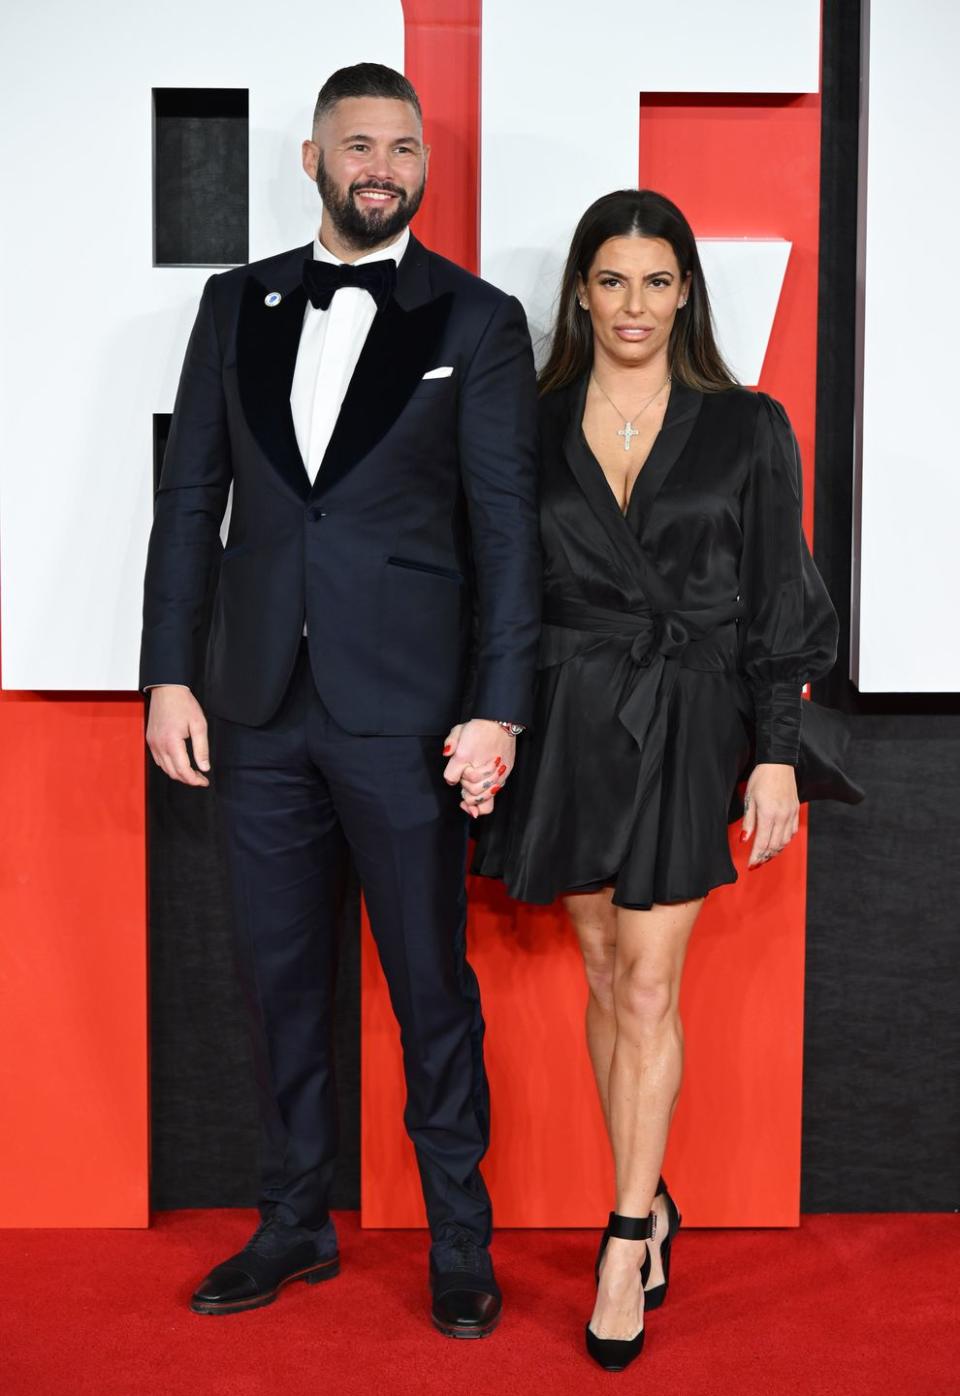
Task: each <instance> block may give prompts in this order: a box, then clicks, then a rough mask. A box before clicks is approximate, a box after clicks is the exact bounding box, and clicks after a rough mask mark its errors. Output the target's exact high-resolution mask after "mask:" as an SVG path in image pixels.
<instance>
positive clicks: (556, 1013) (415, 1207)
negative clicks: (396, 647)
mask: <svg viewBox="0 0 960 1396" xmlns="http://www.w3.org/2000/svg"><path fill="white" fill-rule="evenodd" d="M441 9H442V11H443V12H444V13H443V14H440V13H438V11H439V10H441ZM456 10H457V22H456V23H455V24H452V25H451V22H450V21H451V14H452V7H450V6H442V7H438V6H437V5H432V4H424V3H419V0H407V3H406V4H405V11H406V16H407V72H408V73H409V74H410V76H411V77H412V79H413V81H414V82H415V83H416V84H417V86H418V89H419V91H420V94H421V97H422V99H423V101H424V106H425V108H426V113H427V124H428V139H430V140H431V141H432V143H433V145H434V150H435V153H434V165H433V171H432V176H433V188H432V191H431V194H430V195H428V198H427V200H426V202H425V205H424V210H423V213H422V214H421V218H420V225H419V232H420V236H421V237H423V239H424V240H425V241H426V242H427V243H428V244H430V245H431V246H433V247H435V248H436V250H438V251H440V252H444V253H445V254H446V255H448V256H453V257H455V258H458V260H462V261H463V262H464V263H465V265H468V266H472V267H474V268H475V265H476V264H475V261H474V260H473V259H472V258H471V257H469V256H467V255H465V253H468V252H469V251H470V249H471V248H473V247H475V242H474V241H472V239H474V238H475V230H476V200H477V191H476V186H475V185H470V186H467V185H466V183H465V178H464V177H465V174H466V171H467V169H468V168H473V167H474V165H473V161H472V160H471V158H470V156H469V154H468V155H467V156H466V157H464V155H463V152H464V151H466V152H471V151H475V150H476V148H477V140H478V115H479V111H478V103H477V86H476V74H477V72H478V71H479V41H478V36H477V32H476V25H477V21H478V19H479V5H472V4H463V5H460V6H457V7H456ZM435 21H437V22H435ZM440 21H442V22H440ZM448 45H449V47H448ZM819 131H820V125H819V101H818V99H817V98H815V97H805V98H798V99H794V100H789V101H788V100H783V99H776V100H771V99H742V98H738V99H735V100H717V99H713V98H711V99H709V100H691V99H689V98H685V97H684V98H657V99H655V100H653V101H645V102H644V103H643V105H642V111H641V121H640V132H641V140H640V176H641V182H642V183H643V184H646V185H649V186H650V187H653V188H657V189H661V190H662V191H663V192H664V193H666V194H668V195H669V196H670V197H672V198H674V199H675V200H676V201H677V202H678V203H679V204H680V206H681V207H682V208H683V209H684V210H685V212H686V213H687V214H688V216H689V217H690V219H691V222H692V223H693V226H694V229H695V231H696V232H697V234H698V236H701V237H710V236H714V237H720V236H758V237H764V236H767V237H769V236H776V237H784V238H788V239H789V240H790V241H791V242H792V243H793V252H792V254H791V258H790V263H789V266H788V270H787V276H786V283H785V285H784V289H783V295H782V297H781V302H780V308H779V311H778V315H777V320H776V324H775V327H774V332H773V335H772V338H771V342H770V348H769V351H768V354H767V360H766V365H765V368H764V373H763V381H762V384H761V386H762V387H763V388H764V389H765V390H767V391H769V392H771V393H773V394H774V395H775V396H777V397H779V398H781V399H782V400H783V402H784V403H785V405H786V407H787V409H788V411H789V413H790V415H791V417H792V419H793V421H794V424H795V426H796V429H797V434H798V436H799V438H800V443H801V447H802V449H803V451H804V456H805V462H806V477H807V510H808V517H809V509H810V498H811V483H812V464H813V462H812V450H813V412H814V394H815V340H816V296H817V220H818V204H819ZM444 171H451V172H452V183H451V186H450V187H449V188H448V187H447V186H445V185H444V184H443V180H444V178H445V174H444ZM454 200H455V201H456V202H453V201H454ZM735 856H736V858H737V861H738V864H739V865H740V866H741V868H743V864H744V863H745V858H744V857H743V856H742V855H741V854H740V852H739V849H738V850H737V851H736V853H735ZM805 873H806V829H805V826H804V829H803V831H802V833H801V837H800V838H799V839H797V840H795V842H794V844H793V845H792V846H791V848H790V849H789V850H788V852H787V853H785V854H784V855H783V856H782V857H781V858H780V859H778V860H776V862H775V863H774V864H772V865H771V866H769V867H767V868H765V869H763V871H762V872H759V873H756V874H744V875H743V876H742V877H741V880H740V882H739V883H738V884H737V886H736V887H733V888H726V889H722V890H720V891H718V892H717V893H715V894H714V895H713V896H712V897H711V899H710V902H709V904H708V906H707V908H706V910H705V912H704V914H703V916H702V917H701V920H700V922H699V924H698V926H697V929H696V932H695V935H694V941H693V945H692V948H691V952H690V959H689V965H688V970H687V975H686V980H685V985H684V995H683V1013H684V1021H685V1026H686V1036H687V1076H686V1082H685V1086H684V1091H683V1095H682V1098H681V1103H680V1106H679V1108H678V1111H677V1115H676V1118H675V1121H674V1128H673V1132H672V1137H671V1144H670V1151H669V1155H668V1159H667V1165H666V1167H667V1170H668V1172H669V1176H670V1178H671V1184H672V1186H673V1187H674V1188H675V1191H676V1193H677V1195H678V1196H679V1197H681V1198H682V1200H683V1207H684V1215H685V1218H686V1220H687V1221H688V1222H689V1223H690V1224H692V1225H698V1226H709V1225H715V1226H724V1225H740V1226H758V1225H792V1224H795V1223H796V1221H797V1219H798V1198H799V1165H800V1091H801V1062H802V1027H803V1023H802V1013H803V925H804V885H805ZM470 901H471V911H470V957H471V960H472V963H473V965H474V968H475V969H476V971H477V973H478V975H479V978H480V982H481V987H482V990H483V1001H484V1010H485V1016H486V1020H487V1066H488V1071H489V1075H490V1081H491V1090H492V1095H493V1116H492V1119H493V1124H492V1142H491V1148H490V1153H489V1157H488V1160H487V1163H486V1165H485V1174H486V1177H487V1181H488V1183H489V1185H490V1188H491V1192H492V1194H493V1199H494V1207H495V1214H496V1220H497V1222H498V1224H499V1225H501V1226H597V1225H598V1224H600V1223H601V1221H602V1219H603V1218H604V1217H605V1214H606V1212H607V1210H608V1209H609V1207H610V1206H611V1205H612V1202H613V1195H612V1173H611V1161H610V1156H609V1148H608V1146H607V1143H606V1138H605V1134H604V1130H603V1124H602V1119H601V1115H600V1109H599V1105H598V1103H597V1099H596V1091H595V1088H594V1084H593V1080H592V1076H591V1073H590V1067H589V1063H588V1060H587V1054H586V1049H585V1044H584V1040H583V1013H584V1006H585V1001H586V997H585V988H584V983H583V974H582V970H581V968H580V961H579V954H578V952H577V950H576V947H575V945H574V943H573V939H572V935H571V933H570V931H569V930H568V928H567V926H566V923H565V918H564V916H563V914H562V912H561V911H560V910H559V908H552V909H550V910H548V911H543V910H534V909H532V908H526V907H520V906H516V905H515V904H513V903H511V902H510V900H509V899H508V898H507V897H506V896H505V895H504V894H503V892H502V889H500V888H499V887H497V886H495V885H492V884H489V883H487V882H485V881H482V880H479V879H472V880H471V884H470ZM363 949H364V955H363V1024H362V1031H363V1086H362V1092H363V1094H362V1109H363V1139H362V1168H363V1178H362V1199H363V1222H364V1225H365V1226H414V1225H421V1224H422V1223H423V1220H424V1216H423V1206H422V1202H421V1198H420V1189H419V1182H418V1178H417V1172H416V1167H415V1163H414V1159H413V1152H412V1149H411V1147H410V1144H409V1142H408V1141H407V1139H406V1136H405V1134H404V1132H403V1127H402V1123H401V1112H402V1103H403V1098H404V1086H403V1077H402V1071H401V1065H400V1052H399V1038H398V1033H397V1029H396V1025H395V1023H394V1021H393V1018H392V1015H391V1011H390V1006H389V1002H388V999H387V994H386V989H385V986H384V983H383V979H382V975H381V973H380V969H379V965H378V964H377V959H376V951H375V949H374V947H373V942H372V939H371V937H370V935H369V931H368V929H367V928H366V927H364V947H363Z"/></svg>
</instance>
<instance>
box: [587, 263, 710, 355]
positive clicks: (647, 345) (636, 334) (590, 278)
mask: <svg viewBox="0 0 960 1396" xmlns="http://www.w3.org/2000/svg"><path fill="white" fill-rule="evenodd" d="M577 293H578V296H579V300H580V304H581V306H583V307H585V308H586V311H587V313H588V314H589V316H590V320H591V323H592V325H593V334H594V353H595V354H597V355H598V356H599V357H604V358H607V359H611V360H613V361H614V362H615V363H617V364H619V365H621V366H623V367H631V366H639V365H642V364H646V363H652V362H653V361H654V360H655V359H656V358H657V357H658V356H661V357H662V356H664V355H665V352H666V348H667V345H668V344H669V342H670V331H671V330H672V329H673V322H674V320H675V319H676V316H677V314H678V313H679V314H683V313H684V312H683V308H682V307H683V306H684V304H685V303H686V300H687V297H688V295H689V294H690V276H689V275H687V276H686V277H683V276H681V275H680V268H679V266H678V265H677V258H676V255H675V253H674V250H673V248H672V247H671V246H670V244H669V242H665V241H664V240H663V239H662V238H645V237H617V238H608V239H607V241H606V242H604V243H602V244H601V245H600V247H599V248H598V249H597V255H596V256H595V257H594V259H593V265H592V266H591V267H590V270H589V272H588V274H587V278H586V280H584V279H583V278H582V277H577ZM581 313H582V312H581Z"/></svg>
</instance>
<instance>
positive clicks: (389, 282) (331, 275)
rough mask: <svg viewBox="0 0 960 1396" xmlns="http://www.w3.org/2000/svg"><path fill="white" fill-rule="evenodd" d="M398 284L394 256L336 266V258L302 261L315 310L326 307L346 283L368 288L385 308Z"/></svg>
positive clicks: (380, 305) (304, 280)
mask: <svg viewBox="0 0 960 1396" xmlns="http://www.w3.org/2000/svg"><path fill="white" fill-rule="evenodd" d="M396 284H397V264H396V262H395V261H394V260H393V258H392V257H386V258H384V259H383V260H382V261H379V262H364V263H363V265H362V266H351V265H350V264H349V262H345V263H343V265H342V266H335V265H334V263H333V262H318V261H315V260H314V261H309V262H304V264H303V285H304V289H305V291H306V293H307V295H308V296H309V297H310V304H311V305H312V306H313V307H314V309H315V310H326V309H327V307H328V306H329V305H330V302H331V301H332V300H333V297H334V294H335V293H336V292H337V291H339V290H342V288H343V287H344V286H359V288H360V290H361V291H369V292H370V294H371V296H373V299H374V300H375V301H376V303H377V309H378V310H382V309H383V307H384V306H385V305H386V303H387V301H388V300H389V299H390V297H391V296H392V295H393V291H394V287H395V286H396Z"/></svg>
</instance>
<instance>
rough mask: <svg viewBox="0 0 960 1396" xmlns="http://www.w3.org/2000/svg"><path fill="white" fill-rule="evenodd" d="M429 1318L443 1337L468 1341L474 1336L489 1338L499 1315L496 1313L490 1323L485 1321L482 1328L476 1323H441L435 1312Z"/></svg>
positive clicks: (498, 1319) (498, 1320)
mask: <svg viewBox="0 0 960 1396" xmlns="http://www.w3.org/2000/svg"><path fill="white" fill-rule="evenodd" d="M430 1318H431V1320H432V1322H433V1326H434V1328H435V1329H436V1330H437V1332H438V1333H442V1334H443V1336H444V1337H445V1338H464V1339H467V1340H468V1341H469V1340H470V1339H475V1338H489V1336H490V1334H491V1333H492V1332H493V1330H494V1329H495V1328H496V1326H497V1324H498V1323H499V1322H500V1315H499V1314H497V1316H496V1318H495V1319H494V1320H493V1322H492V1323H487V1324H485V1325H484V1327H483V1328H478V1327H477V1326H476V1324H457V1323H441V1322H440V1320H439V1319H438V1318H437V1316H436V1315H435V1314H431V1315H430Z"/></svg>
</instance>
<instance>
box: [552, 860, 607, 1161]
mask: <svg viewBox="0 0 960 1396" xmlns="http://www.w3.org/2000/svg"><path fill="white" fill-rule="evenodd" d="M612 898H613V888H612V887H610V888H603V889H602V890H601V891H599V892H575V893H573V894H572V895H571V896H569V897H564V899H563V905H564V907H565V909H566V912H567V915H568V916H569V917H570V920H571V922H572V923H573V929H574V930H575V931H576V933H577V939H578V940H579V942H580V951H581V953H582V955H583V967H584V970H585V972H586V976H587V988H588V989H589V993H588V995H587V1050H588V1052H589V1053H590V1061H591V1063H592V1065H593V1074H594V1076H595V1077H596V1079H597V1091H598V1093H599V1095H600V1104H601V1105H602V1106H603V1117H604V1119H605V1120H606V1122H607V1132H608V1133H609V1130H610V1102H609V1084H610V1064H611V1062H612V1061H613V1047H614V1043H615V1042H616V1040H617V1018H616V1014H615V1012H614V1006H613V971H614V965H615V962H616V954H617V908H616V907H615V906H614V905H613V900H612Z"/></svg>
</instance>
